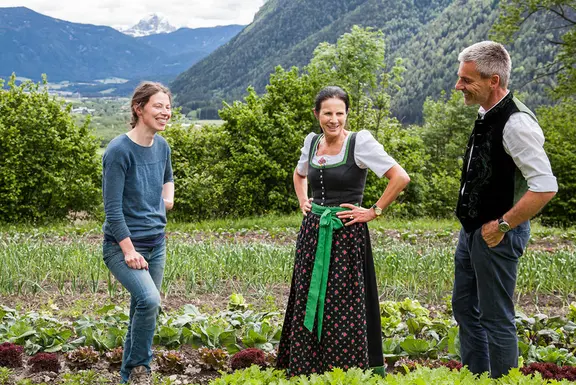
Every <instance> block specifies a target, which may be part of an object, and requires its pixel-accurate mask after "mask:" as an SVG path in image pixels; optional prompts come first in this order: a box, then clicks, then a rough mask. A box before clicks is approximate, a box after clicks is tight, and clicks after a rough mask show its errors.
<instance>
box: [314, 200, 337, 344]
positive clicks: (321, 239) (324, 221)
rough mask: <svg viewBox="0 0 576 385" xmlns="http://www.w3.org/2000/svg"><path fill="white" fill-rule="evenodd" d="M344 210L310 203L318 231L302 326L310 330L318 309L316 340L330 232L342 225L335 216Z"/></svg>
mask: <svg viewBox="0 0 576 385" xmlns="http://www.w3.org/2000/svg"><path fill="white" fill-rule="evenodd" d="M345 210H348V209H346V208H344V207H324V206H320V205H317V204H315V203H312V213H313V214H317V215H320V231H319V233H318V244H317V246H316V256H315V258H314V268H313V269H312V278H311V280H310V289H309V290H308V300H307V302H306V316H305V317H304V326H305V327H306V329H308V330H309V331H312V329H313V328H314V318H315V316H316V310H318V341H320V337H321V335H322V320H323V319H324V300H325V299H326V287H327V286H328V271H329V270H330V254H331V251H332V232H333V231H334V230H338V229H341V228H342V227H343V226H344V224H343V223H342V221H341V220H340V219H339V218H338V217H337V216H336V213H338V212H340V211H345Z"/></svg>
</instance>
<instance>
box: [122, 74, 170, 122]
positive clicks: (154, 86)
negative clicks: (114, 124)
mask: <svg viewBox="0 0 576 385" xmlns="http://www.w3.org/2000/svg"><path fill="white" fill-rule="evenodd" d="M158 92H163V93H165V94H166V95H168V98H169V99H170V103H172V93H171V92H170V90H169V89H168V87H166V86H165V85H163V84H161V83H156V82H142V83H140V84H138V87H136V89H135V90H134V95H132V101H131V102H130V109H131V110H132V117H131V118H130V126H132V128H134V127H135V126H136V123H138V114H137V113H136V106H140V108H144V106H145V105H146V103H148V101H149V100H150V98H151V97H152V95H156V94H157V93H158Z"/></svg>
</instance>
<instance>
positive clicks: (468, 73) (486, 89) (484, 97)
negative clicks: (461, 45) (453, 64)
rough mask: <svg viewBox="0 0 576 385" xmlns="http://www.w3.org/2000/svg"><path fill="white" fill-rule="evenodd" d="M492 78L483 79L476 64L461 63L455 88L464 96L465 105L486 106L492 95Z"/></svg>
mask: <svg viewBox="0 0 576 385" xmlns="http://www.w3.org/2000/svg"><path fill="white" fill-rule="evenodd" d="M491 84H492V80H491V78H483V77H482V76H481V75H480V72H478V71H477V70H476V63H474V62H472V61H467V62H461V63H460V68H459V69H458V81H457V82H456V86H455V88H456V89H457V90H459V91H462V93H463V94H464V103H466V105H467V106H470V105H473V104H479V105H481V106H482V105H485V104H486V103H487V102H488V99H489V98H490V95H491V93H492V86H491Z"/></svg>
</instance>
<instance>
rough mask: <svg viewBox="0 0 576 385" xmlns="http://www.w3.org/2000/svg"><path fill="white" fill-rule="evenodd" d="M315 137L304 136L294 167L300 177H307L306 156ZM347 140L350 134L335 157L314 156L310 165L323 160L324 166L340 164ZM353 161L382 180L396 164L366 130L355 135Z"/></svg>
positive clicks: (311, 135) (312, 134)
mask: <svg viewBox="0 0 576 385" xmlns="http://www.w3.org/2000/svg"><path fill="white" fill-rule="evenodd" d="M314 135H316V134H315V133H313V132H311V133H310V134H308V136H306V139H305V140H304V146H303V147H302V149H301V150H300V151H301V155H300V160H298V165H297V166H296V171H297V172H298V174H300V175H302V176H307V175H308V156H309V153H310V145H311V144H312V138H313V137H314ZM348 140H350V133H348V136H347V137H346V140H345V142H344V145H342V148H341V149H340V152H339V153H338V154H337V155H320V156H318V155H316V153H314V157H313V158H312V163H313V164H315V165H318V166H320V165H321V163H320V162H319V160H320V159H321V158H324V161H325V162H322V163H324V164H327V165H330V164H336V163H339V162H342V161H343V160H345V159H344V155H345V154H346V147H347V146H348ZM354 161H355V162H356V165H357V166H358V167H360V168H362V169H365V168H369V169H370V170H372V171H374V173H375V174H376V175H378V178H382V176H383V175H384V174H386V172H387V171H388V170H390V169H391V168H392V167H393V166H394V165H395V164H397V163H396V161H395V160H394V159H393V158H392V157H391V156H390V155H388V154H387V153H386V151H384V147H382V145H381V144H380V143H378V141H377V140H376V139H374V137H373V136H372V134H371V133H370V131H368V130H362V131H358V133H357V134H356V146H355V147H354Z"/></svg>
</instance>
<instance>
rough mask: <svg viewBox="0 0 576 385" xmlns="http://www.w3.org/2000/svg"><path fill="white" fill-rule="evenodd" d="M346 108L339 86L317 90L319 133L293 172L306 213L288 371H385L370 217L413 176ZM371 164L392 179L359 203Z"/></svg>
mask: <svg viewBox="0 0 576 385" xmlns="http://www.w3.org/2000/svg"><path fill="white" fill-rule="evenodd" d="M348 111H349V99H348V95H347V94H346V92H344V91H343V90H342V89H341V88H339V87H334V86H330V87H326V88H324V89H322V90H321V91H320V92H319V93H318V95H317V96H316V101H315V107H314V115H315V116H316V118H317V119H318V122H319V123H320V127H321V129H322V134H320V135H317V134H314V133H311V134H309V135H308V136H307V137H306V139H305V140H304V146H303V147H302V154H301V157H300V160H299V161H298V166H297V167H296V170H295V171H294V189H295V190H296V195H297V196H298V201H299V202H300V208H301V210H302V213H303V214H304V219H303V221H302V226H301V227H300V232H299V234H298V240H297V242H296V258H295V262H294V272H293V275H292V284H291V288H290V296H289V299H288V307H287V309H286V316H285V319H284V327H283V330H282V337H281V340H280V345H279V348H278V362H277V366H278V368H280V369H286V370H287V372H288V375H289V376H295V375H301V374H311V373H323V372H325V371H329V370H331V369H333V368H335V367H339V368H342V369H345V370H347V369H349V368H352V367H358V368H362V369H369V368H371V369H372V370H373V371H374V372H376V373H380V374H382V375H383V374H384V359H383V354H382V331H381V325H380V308H379V300H378V289H377V286H376V274H375V271H374V262H373V258H372V248H371V245H370V235H369V233H368V226H367V222H369V221H371V220H373V219H376V218H377V217H378V216H379V215H381V214H382V211H383V210H384V209H385V208H386V207H388V205H390V204H391V203H392V202H393V201H394V200H395V199H396V197H397V196H398V194H400V192H401V191H402V190H403V189H404V187H405V186H406V185H407V184H408V182H409V181H410V178H409V176H408V174H407V173H406V172H405V171H404V169H403V168H402V167H401V166H400V165H398V164H397V163H396V161H394V159H392V157H390V156H389V155H388V154H387V153H386V152H385V151H384V148H383V147H382V145H381V144H380V143H378V142H377V141H376V139H374V137H373V136H372V134H371V133H370V132H369V131H367V130H362V131H359V132H350V131H348V130H347V129H346V118H347V116H348ZM368 169H371V170H372V171H374V172H375V173H376V175H378V176H379V177H382V176H385V177H386V178H388V179H389V183H388V185H387V186H386V189H385V190H384V193H383V194H382V196H381V197H380V199H378V201H377V202H375V203H374V204H373V205H372V206H371V207H370V208H364V207H362V206H361V205H362V198H363V192H364V186H365V183H366V175H367V171H368ZM308 183H310V186H311V190H312V197H311V198H309V197H308Z"/></svg>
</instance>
